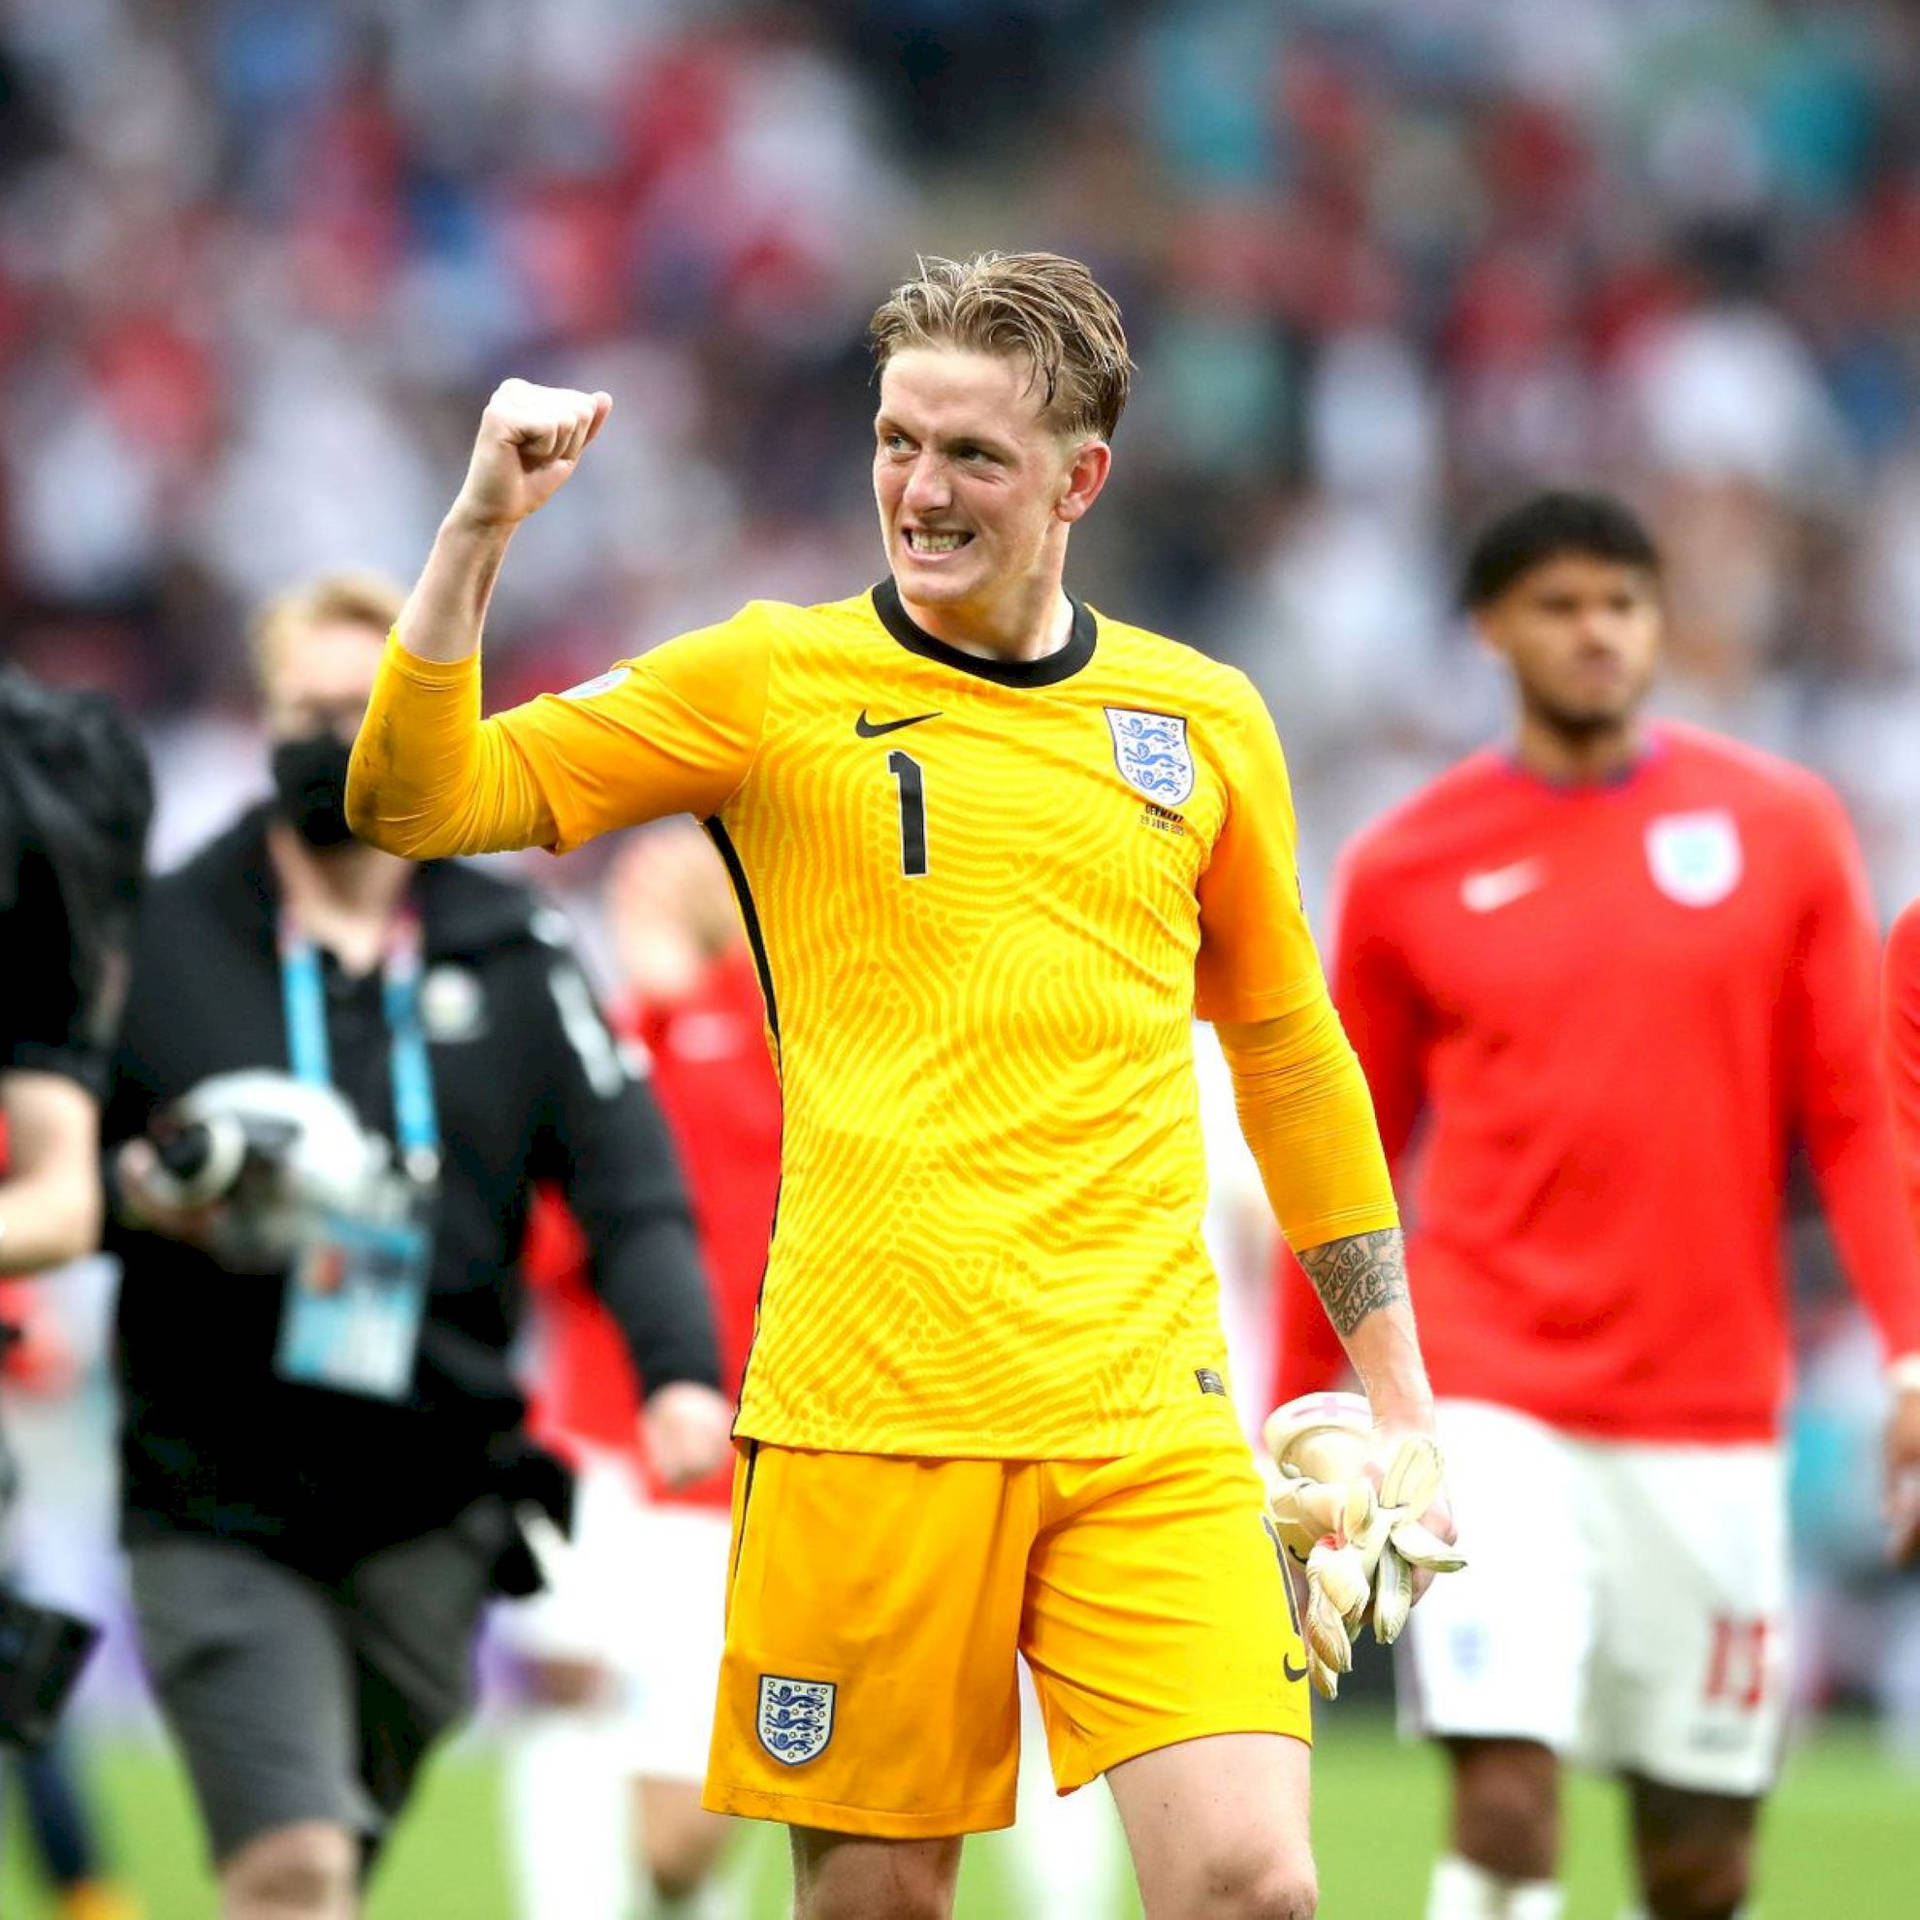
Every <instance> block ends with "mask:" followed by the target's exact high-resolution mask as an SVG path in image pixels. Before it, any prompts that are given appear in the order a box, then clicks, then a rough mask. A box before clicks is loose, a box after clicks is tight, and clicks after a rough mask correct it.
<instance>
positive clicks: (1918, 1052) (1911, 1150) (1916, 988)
mask: <svg viewBox="0 0 1920 1920" xmlns="http://www.w3.org/2000/svg"><path fill="white" fill-rule="evenodd" d="M1880 1017H1881V1051H1882V1054H1883V1057H1884V1059H1885V1061H1886V1067H1887V1082H1888V1087H1889V1091H1890V1093H1891V1096H1892V1100H1893V1132H1894V1149H1895V1152H1896V1153H1897V1154H1898V1156H1899V1162H1900V1176H1901V1183H1902V1189H1903V1191H1904V1192H1905V1195H1906V1201H1907V1217H1908V1219H1909V1220H1911V1221H1912V1222H1913V1225H1914V1228H1915V1231H1916V1232H1920V901H1915V902H1914V903H1913V904H1912V905H1911V906H1909V907H1908V908H1907V910H1906V911H1905V912H1904V913H1903V914H1901V916H1900V917H1899V919H1897V920H1896V921H1895V922H1894V923H1893V932H1892V933H1891V934H1890V935H1888V937H1887V957H1886V971H1885V976H1884V981H1883V986H1882V992H1881V996H1880Z"/></svg>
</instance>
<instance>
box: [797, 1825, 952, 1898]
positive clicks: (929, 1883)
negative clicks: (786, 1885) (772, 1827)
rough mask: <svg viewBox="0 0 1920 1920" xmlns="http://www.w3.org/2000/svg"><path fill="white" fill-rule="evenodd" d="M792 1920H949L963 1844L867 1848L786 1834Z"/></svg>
mask: <svg viewBox="0 0 1920 1920" xmlns="http://www.w3.org/2000/svg"><path fill="white" fill-rule="evenodd" d="M789 1834H790V1836H791V1840H792V1845H793V1912H794V1920H948V1916H949V1915H950V1914H951V1913H952V1911H953V1890H954V1884H955V1882H956V1881H957V1880H958V1878H959V1873H960V1842H959V1841H958V1840H869V1839H865V1838H860V1837H856V1836H852V1835H846V1834H832V1833H823V1832H820V1831H818V1830H815V1829H811V1828H805V1827H794V1828H790V1829H789Z"/></svg>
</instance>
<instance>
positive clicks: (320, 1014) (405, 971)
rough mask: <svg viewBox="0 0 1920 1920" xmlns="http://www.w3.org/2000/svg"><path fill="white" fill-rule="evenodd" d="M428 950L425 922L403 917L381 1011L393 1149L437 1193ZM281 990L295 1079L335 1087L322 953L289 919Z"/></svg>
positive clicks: (386, 963) (385, 966)
mask: <svg viewBox="0 0 1920 1920" xmlns="http://www.w3.org/2000/svg"><path fill="white" fill-rule="evenodd" d="M421 946H422V943H421V934H420V918H419V916H418V915H417V914H415V913H412V912H405V913H402V914H401V915H400V917H399V918H398V919H397V920H396V921H395V922H394V925H393V930H392V932H391V933H390V934H389V935H388V937H387V947H386V955H385V958H384V960H383V961H382V964H381V968H380V1004H381V1010H382V1012H383V1014H384V1015H385V1018H386V1027H387V1044H388V1058H389V1062H390V1070H391V1072H392V1075H393V1123H394V1135H395V1140H394V1144H395V1145H396V1146H397V1147H398V1148H399V1149H400V1164H401V1165H402V1166H403V1167H404V1168H405V1169H406V1172H407V1175H408V1177H409V1178H410V1179H411V1180H412V1181H413V1182H414V1183H415V1185H417V1186H420V1187H430V1186H431V1185H432V1184H433V1182H434V1180H435V1179H436V1178H437V1176H438V1174H439V1171H440V1122H439V1116H438V1113H437V1111H436V1110H435V1107H434V1101H433V1067H432V1063H431V1062H430V1061H429V1059H428V1057H427V1035H426V1028H425V1027H424V1025H423V1024H422V1023H421V1018H420V974H421ZM280 986H281V994H282V997H283V1000H284V1004H285V1008H286V1016H287V1065H288V1066H289V1068H291V1070H292V1072H293V1077H294V1078H295V1079H296V1080H304V1081H307V1082H308V1083H309V1084H311V1085H315V1086H323V1087H324V1086H331V1085H332V1084H333V1048H332V1045H331V1043H330V1042H329V1040H328V1037H327V989H326V981H325V979H324V977H323V975H322V972H321V965H320V950H319V948H318V947H316V946H315V945H314V943H313V941H312V940H310V939H309V938H308V937H307V935H306V934H304V933H303V932H301V931H300V929H299V928H298V927H297V926H296V925H295V924H294V922H293V919H292V916H291V915H287V914H283V915H282V916H281V920H280Z"/></svg>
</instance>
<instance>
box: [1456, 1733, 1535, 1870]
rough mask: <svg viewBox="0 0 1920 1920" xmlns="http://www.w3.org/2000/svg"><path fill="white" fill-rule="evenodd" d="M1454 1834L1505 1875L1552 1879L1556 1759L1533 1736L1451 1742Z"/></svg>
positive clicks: (1472, 1855)
mask: <svg viewBox="0 0 1920 1920" xmlns="http://www.w3.org/2000/svg"><path fill="white" fill-rule="evenodd" d="M1447 1750H1448V1753H1449V1756H1450V1757H1451V1759H1452V1761H1453V1839H1454V1848H1455V1850H1456V1851H1457V1852H1458V1853H1459V1854H1460V1855H1461V1856H1462V1857H1463V1858H1465V1859H1467V1860H1471V1861H1473V1862H1474V1863H1475V1865H1477V1866H1481V1867H1485V1868H1486V1869H1487V1870H1488V1871H1489V1872H1491V1873H1495V1874H1498V1875H1499V1876H1500V1877H1501V1878H1502V1879H1507V1880H1547V1879H1551V1878H1552V1877H1553V1873H1554V1870H1555V1866H1556V1863H1557V1861H1558V1857H1559V1852H1560V1763H1559V1761H1558V1760H1557V1759H1556V1758H1555V1756H1554V1754H1553V1752H1552V1750H1551V1749H1550V1748H1548V1747H1543V1746H1541V1745H1540V1744H1539V1743H1538V1742H1537V1741H1532V1740H1453V1741H1449V1742H1448V1743H1447Z"/></svg>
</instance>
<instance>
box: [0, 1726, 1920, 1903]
mask: <svg viewBox="0 0 1920 1920" xmlns="http://www.w3.org/2000/svg"><path fill="white" fill-rule="evenodd" d="M1314 1772H1315V1781H1314V1786H1315V1809H1314V1833H1315V1843H1316V1847H1317V1849H1318V1852H1319V1857H1320V1869H1321V1883H1322V1898H1321V1908H1320V1910H1321V1913H1322V1914H1323V1915H1324V1916H1326V1920H1361V1917H1362V1916H1364V1917H1365V1920H1418V1916H1419V1914H1420V1911H1421V1906H1422V1899H1423V1893H1424V1883H1425V1873H1426V1863H1427V1860H1428V1859H1429V1858H1430V1856H1431V1852H1432V1848H1433V1845H1434V1841H1435V1839H1436V1837H1437V1835H1438V1833H1439V1831H1440V1818H1441V1779H1440V1772H1439V1768H1438V1765H1437V1763H1436V1761H1435V1760H1434V1758H1433V1756H1432V1755H1431V1754H1429V1753H1427V1752H1425V1751H1424V1750H1421V1749H1417V1748H1407V1747H1403V1746H1401V1745H1399V1744H1398V1743H1397V1742H1396V1741H1395V1740H1394V1738H1393V1736H1392V1733H1391V1731H1390V1730H1389V1728H1388V1727H1387V1725H1386V1723H1385V1722H1384V1721H1383V1720H1382V1719H1381V1718H1380V1717H1379V1716H1377V1715H1374V1714H1367V1713H1360V1714H1356V1715H1355V1716H1354V1717H1352V1718H1342V1717H1341V1716H1340V1715H1339V1714H1338V1713H1337V1712H1328V1713H1323V1714H1322V1715H1321V1733H1320V1745H1319V1752H1318V1758H1317V1761H1316V1765H1315V1769H1314ZM96 1775H97V1779H98V1783H99V1787H100V1791H101V1795H102V1797H103V1801H104V1805H105V1807H106V1810H107V1813H108V1817H109V1818H110V1820H111V1822H112V1824H113V1830H114V1841H115V1845H116V1848H117V1851H118V1853H119V1856H120V1859H121V1862H122V1864H123V1867H124V1869H125V1873H126V1877H127V1878H128V1879H129V1880H130V1881H132V1882H133V1883H134V1884H135V1885H136V1886H137V1887H138V1888H139V1890H140V1891H141V1893H142V1894H143V1895H144V1896H145V1898H146V1900H147V1903H148V1914H149V1920H207V1917H208V1916H210V1915H211V1913H212V1910H213V1909H212V1900H211V1895H210V1891H209V1886H208V1882H207V1880H206V1877H205V1874H204V1872H203V1870H202V1868H201V1866H200V1860H199V1840H198V1836H197V1834H196V1832H195V1829H194V1825H193V1819H192V1814H191V1810H190V1808H189V1805H188V1801H187V1797H186V1788H185V1783H184V1781H183V1780H182V1777H181V1775H180V1772H179V1770H178V1768H177V1767H176V1766H175V1765H174V1763H173V1762H172V1760H171V1758H170V1757H168V1756H166V1755H164V1754H163V1753H161V1752H159V1751H157V1750H156V1749H155V1748H153V1747H152V1746H150V1745H147V1744H145V1743H143V1742H139V1743H136V1742H129V1743H125V1744H118V1745H112V1746H108V1747H106V1748H104V1749H103V1750H101V1751H100V1752H99V1753H98V1755H97V1758H96ZM1094 1790H1095V1789H1089V1791H1094ZM17 1805H18V1795H17V1794H11V1795H9V1813H10V1814H16V1815H17ZM1568 1833H1569V1845H1568V1859H1567V1880H1568V1885H1569V1889H1570V1892H1571V1900H1570V1903H1569V1909H1568V1920H1618V1916H1619V1915H1620V1914H1621V1913H1622V1912H1623V1911H1624V1910H1625V1909H1626V1905H1627V1900H1626V1886H1625V1881H1624V1877H1623V1873H1622V1862H1623V1858H1624V1856H1623V1853H1622V1826H1621V1816H1620V1809H1619V1804H1618V1799H1617V1796H1616V1795H1615V1794H1614V1793H1613V1792H1612V1791H1611V1790H1610V1789H1609V1788H1608V1787H1607V1786H1606V1785H1604V1784H1603V1783H1600V1782H1596V1781H1588V1780H1581V1781H1578V1782H1576V1783H1575V1786H1574V1789H1573V1792H1572V1795H1571V1799H1570V1803H1569V1821H1568ZM996 1844H997V1843H996V1841H995V1840H993V1839H987V1840H982V1841H975V1842H973V1843H971V1845H970V1846H969V1849H968V1853H969V1858H968V1863H967V1868H966V1872H965V1874H964V1877H963V1880H962V1885H961V1900H960V1915H961V1920H1021V1916H1020V1915H1019V1914H1018V1912H1017V1910H1016V1908H1015V1907H1014V1905H1013V1904H1012V1903H1011V1902H1010V1900H1009V1898H1008V1896H1007V1894H1006V1891H1005V1883H1004V1881H1003V1880H1002V1879H1001V1877H1000V1875H999V1874H998V1872H997V1871H996V1863H995V1846H996ZM21 1855H22V1848H21V1835H20V1833H19V1831H18V1827H17V1824H10V1826H9V1830H8V1832H7V1835H6V1848H5V1859H4V1862H3V1863H0V1914H4V1915H6V1916H7V1917H8V1920H16V1917H17V1920H51V1916H52V1912H53V1909H52V1907H51V1906H50V1905H48V1904H46V1903H45V1902H44V1901H42V1899H41V1898H40V1896H39V1895H38V1893H37V1892H36V1891H35V1890H34V1888H33V1887H32V1885H31V1884H30V1881H29V1878H28V1875H27V1873H26V1869H25V1865H24V1862H23V1860H22V1857H21ZM743 1871H744V1875H745V1878H746V1879H747V1881H748V1882H749V1883H750V1884H751V1886H752V1888H753V1892H754V1903H753V1906H752V1909H751V1920H776V1917H777V1916H780V1915H783V1914H784V1913H785V1911H786V1905H785V1895H786V1864H785V1859H784V1855H783V1852H782V1850H781V1848H780V1846H779V1844H778V1838H777V1836H776V1835H774V1834H773V1833H771V1832H769V1831H765V1830H756V1831H755V1832H754V1833H753V1834H752V1836H751V1838H750V1842H749V1853H748V1857H747V1859H746V1860H745V1862H744V1863H743ZM1760 1894H1761V1899H1760V1913H1761V1916H1762V1920H1789V1916H1791V1920H1811V1917H1813V1916H1820V1917H1822V1920H1825V1917H1827V1916H1833V1917H1834V1920H1839V1917H1840V1916H1844V1917H1845V1920H1911V1917H1912V1916H1913V1915H1915V1914H1920V1777H1916V1776H1914V1775H1912V1774H1902V1773H1900V1772H1899V1771H1897V1770H1895V1769H1894V1768H1893V1767H1891V1766H1890V1765H1889V1764H1888V1763H1887V1761H1886V1760H1885V1759H1884V1758H1883V1757H1882V1756H1881V1754H1880V1752H1879V1750H1878V1749H1877V1747H1876V1746H1875V1744H1874V1743H1873V1741H1872V1739H1871V1738H1870V1737H1869V1735H1867V1734H1866V1733H1865V1732H1863V1731H1861V1730H1858V1729H1848V1728H1835V1729H1828V1730H1826V1731H1825V1732H1823V1733H1821V1734H1820V1735H1818V1736H1817V1737H1815V1738H1813V1739H1810V1740H1808V1741H1807V1742H1805V1743H1804V1744H1803V1745H1801V1746H1800V1747H1799V1748H1798V1749H1797V1750H1796V1752H1795V1754H1794V1756H1793V1758H1792V1760H1791V1761H1790V1763H1789V1766H1788V1770H1787V1775H1786V1779H1785V1782H1784V1784H1783V1786H1782V1788H1781V1791H1780V1793H1779V1794H1778V1796H1777V1797H1776V1798H1775V1800H1774V1802H1773V1804H1772V1806H1771V1808H1770V1809H1769V1813H1768V1817H1767V1823H1766V1828H1765V1840H1764V1848H1763V1854H1762V1864H1761V1882H1760ZM1137 1913H1138V1908H1137V1907H1136V1906H1134V1905H1133V1903H1132V1902H1130V1901H1129V1902H1124V1903H1121V1902H1117V1903H1116V1905H1115V1908H1114V1914H1113V1920H1122V1916H1126V1915H1135V1914H1137ZM368 1920H514V1916H513V1908H512V1903H511V1900H510V1899H509V1897H508V1893H507V1889H506V1881H505V1866H504V1857H503V1851H502V1841H501V1832H500V1821H499V1814H498V1808H497V1803H496V1778H495V1773H494V1769H493V1766H492V1763H491V1760H490V1757H489V1755H488V1753H487V1751H486V1749H485V1747H484V1745H482V1744H480V1743H478V1742H472V1743H467V1744H463V1745H460V1746H457V1747H455V1748H453V1749H452V1750H451V1751H450V1752H448V1753H447V1754H446V1755H445V1756H443V1757H442V1759H441V1760H440V1762H439V1763H438V1765H437V1766H436V1767H435V1769H434V1771H433V1773H432V1775H431V1777H430V1779H429V1780H428V1783H427V1786H426V1788H425V1790H424V1791H423V1793H422V1795H421V1797H420V1799H419V1801H418V1802H417V1804H416V1806H415V1808H414V1809H413V1812H412V1814H411V1815H410V1817H409V1819H408V1821H407V1823H406V1825H405V1826H404V1827H403V1828H402V1830H401V1832H400V1834H399V1836H398V1838H397V1839H396V1840H395V1843H394V1845H393V1848H392V1851H391V1853H390V1855H389V1858H388V1859H387V1861H386V1863H385V1865H384V1866H383V1868H382V1871H381V1874H380V1877H379V1880H378V1882H377V1884H376V1887H375V1891H374V1897H373V1900H372V1902H371V1905H370V1909H369V1914H368ZM1036 1920H1037V1917H1036ZM1046 1920H1076V1917H1075V1916H1047V1917H1046ZM1086 1920H1105V1916H1087V1917H1086Z"/></svg>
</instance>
